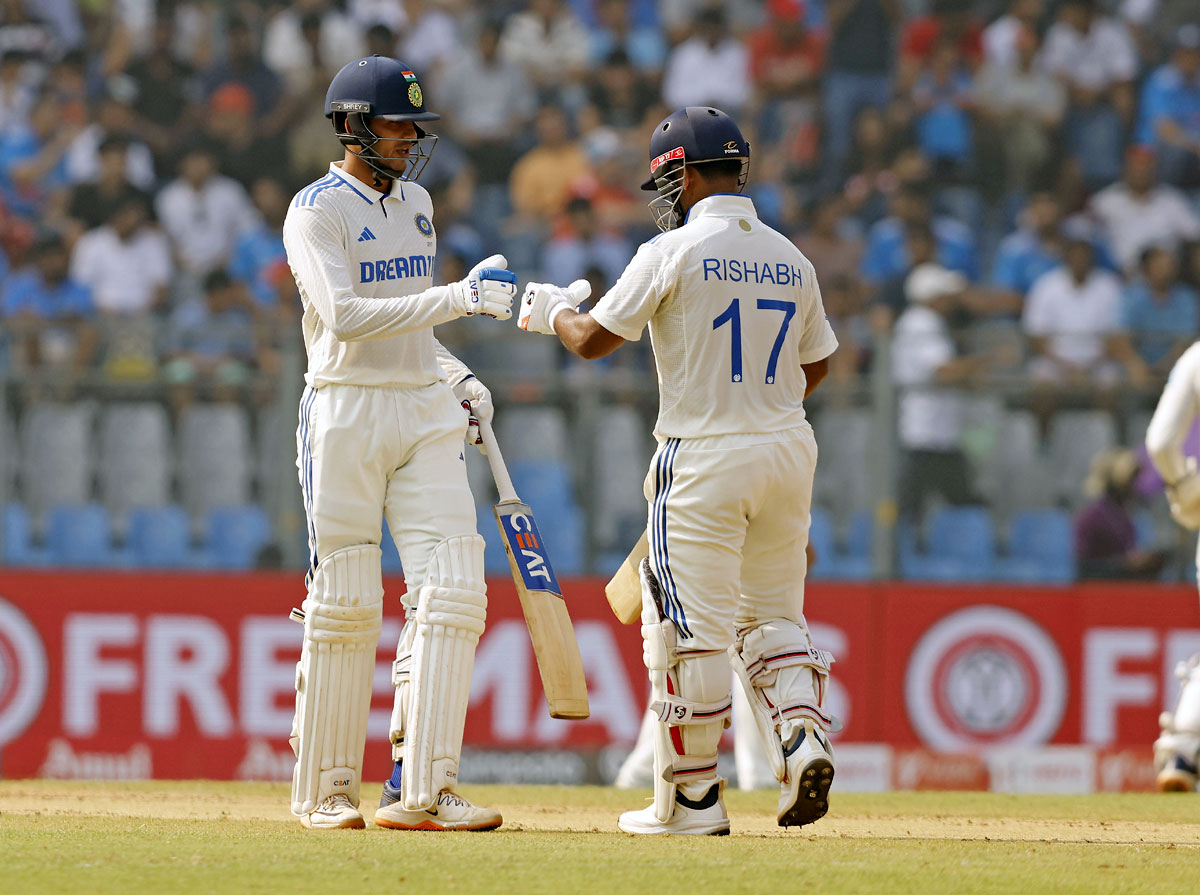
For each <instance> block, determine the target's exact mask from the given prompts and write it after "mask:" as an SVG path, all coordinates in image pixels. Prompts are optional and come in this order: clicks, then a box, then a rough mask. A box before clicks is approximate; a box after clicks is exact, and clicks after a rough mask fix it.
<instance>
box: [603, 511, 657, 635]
mask: <svg viewBox="0 0 1200 895" xmlns="http://www.w3.org/2000/svg"><path fill="white" fill-rule="evenodd" d="M649 555H650V542H649V540H648V539H647V537H646V532H644V531H643V532H642V536H641V537H640V538H638V542H637V544H636V545H635V546H634V548H633V549H632V550H631V551H629V555H628V556H627V557H625V561H624V562H623V563H621V568H619V569H617V571H616V574H614V575H613V576H612V579H611V580H610V581H609V582H608V584H606V585H604V596H606V597H608V606H609V608H610V609H612V611H613V615H615V616H616V617H617V621H619V622H620V623H621V624H623V625H632V624H633V623H634V622H635V621H637V620H638V619H639V618H641V616H642V579H641V576H640V575H639V573H638V569H640V568H641V566H642V560H643V559H645V558H646V557H647V556H649Z"/></svg>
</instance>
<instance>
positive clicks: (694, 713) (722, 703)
mask: <svg viewBox="0 0 1200 895" xmlns="http://www.w3.org/2000/svg"><path fill="white" fill-rule="evenodd" d="M650 711H651V712H653V713H654V714H655V715H656V716H657V717H658V720H659V721H661V722H662V723H663V724H669V725H671V726H673V727H680V726H682V725H686V724H709V723H712V722H715V721H722V722H723V721H725V719H726V718H728V717H729V716H730V714H731V713H732V712H733V700H732V698H729V699H723V700H718V701H717V702H691V701H689V700H686V699H681V698H679V697H678V696H671V697H669V698H667V699H656V700H654V701H653V702H651V703H650ZM724 726H725V725H724V724H722V727H724Z"/></svg>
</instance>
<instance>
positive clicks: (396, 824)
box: [375, 817, 504, 833]
mask: <svg viewBox="0 0 1200 895" xmlns="http://www.w3.org/2000/svg"><path fill="white" fill-rule="evenodd" d="M502 823H504V821H503V820H497V821H484V822H483V823H478V824H460V825H444V824H439V823H437V822H436V821H432V820H423V821H421V822H420V823H419V824H406V823H401V822H400V821H396V820H387V819H386V818H378V817H377V818H375V826H377V827H383V828H384V829H386V830H413V831H416V832H424V833H485V832H487V831H488V830H494V829H496V828H497V827H499V826H500V825H501V824H502Z"/></svg>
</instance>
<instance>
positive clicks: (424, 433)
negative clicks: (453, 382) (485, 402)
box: [296, 382, 476, 605]
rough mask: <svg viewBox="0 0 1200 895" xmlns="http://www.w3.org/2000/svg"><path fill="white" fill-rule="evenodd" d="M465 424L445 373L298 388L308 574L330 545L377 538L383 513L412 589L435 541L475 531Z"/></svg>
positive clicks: (299, 461)
mask: <svg viewBox="0 0 1200 895" xmlns="http://www.w3.org/2000/svg"><path fill="white" fill-rule="evenodd" d="M466 431H467V414H466V411H464V410H463V408H462V405H461V404H459V402H458V401H457V400H455V398H454V393H453V392H452V391H451V389H450V386H448V385H447V384H446V383H444V382H436V383H434V384H433V385H428V386H424V387H420V388H377V387H363V386H354V385H325V386H322V387H321V388H318V389H314V388H311V387H310V388H306V389H305V390H304V396H303V398H302V399H301V401H300V426H299V428H298V429H297V431H296V447H297V466H298V468H299V470H300V488H301V491H302V492H303V495H304V510H305V514H306V515H307V517H308V546H309V562H310V563H311V566H310V572H309V574H310V575H311V574H312V570H314V569H316V567H317V565H318V563H320V562H321V560H323V559H324V558H325V557H326V556H328V555H329V554H330V553H332V552H333V551H334V550H338V549H341V548H342V547H349V546H352V545H354V544H378V543H379V541H380V538H381V536H382V524H381V519H382V518H383V517H384V516H386V517H387V522H388V528H389V529H391V532H392V537H393V538H394V539H395V542H396V549H397V550H398V551H399V553H400V562H401V564H402V565H403V567H404V583H405V585H406V587H407V589H408V593H409V594H412V595H413V596H414V598H415V595H416V593H417V589H418V588H419V587H420V586H421V584H422V582H424V580H425V570H426V567H427V565H428V562H429V556H430V554H431V553H432V551H433V548H434V546H435V545H436V544H437V543H438V542H439V541H441V540H443V539H444V538H448V537H452V536H454V535H462V534H475V533H476V532H475V502H474V500H473V499H472V497H471V488H470V485H469V484H468V483H467V464H466V460H465V458H464V456H463V450H464V448H465V441H464V439H465V437H466ZM405 602H406V605H407V598H406V599H405Z"/></svg>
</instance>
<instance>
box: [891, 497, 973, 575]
mask: <svg viewBox="0 0 1200 895" xmlns="http://www.w3.org/2000/svg"><path fill="white" fill-rule="evenodd" d="M897 535H898V540H899V545H900V574H901V575H902V576H903V577H905V578H910V579H915V580H920V581H988V580H990V579H991V578H992V577H994V575H995V571H996V528H995V523H994V522H993V521H992V515H991V513H989V512H988V510H987V509H986V508H985V507H974V506H969V507H946V508H944V509H941V510H938V511H936V512H934V513H933V514H932V515H931V516H930V519H929V522H928V525H927V526H926V536H925V549H924V550H920V549H918V543H917V542H918V538H917V533H916V532H915V531H913V529H912V528H911V527H910V526H905V525H901V526H900V527H899V528H898V529H897Z"/></svg>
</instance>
